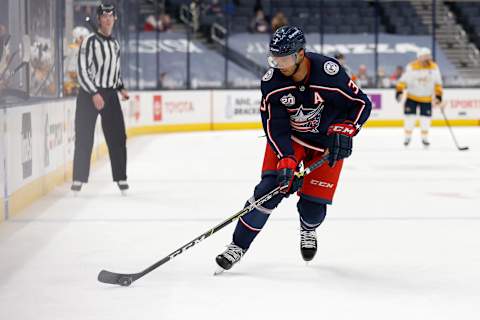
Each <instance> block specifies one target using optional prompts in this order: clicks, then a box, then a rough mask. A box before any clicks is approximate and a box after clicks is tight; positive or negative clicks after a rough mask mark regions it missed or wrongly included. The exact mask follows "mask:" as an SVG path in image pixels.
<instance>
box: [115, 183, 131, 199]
mask: <svg viewBox="0 0 480 320" xmlns="http://www.w3.org/2000/svg"><path fill="white" fill-rule="evenodd" d="M117 185H118V188H119V189H120V192H122V196H126V195H127V190H128V188H130V187H129V186H128V183H127V181H125V180H120V181H117Z"/></svg>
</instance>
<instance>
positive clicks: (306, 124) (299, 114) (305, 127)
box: [288, 104, 324, 133]
mask: <svg viewBox="0 0 480 320" xmlns="http://www.w3.org/2000/svg"><path fill="white" fill-rule="evenodd" d="M323 108H324V105H323V104H321V105H319V106H318V107H316V108H305V107H304V106H303V105H300V107H298V108H297V109H289V110H288V111H289V112H290V113H293V112H294V114H290V125H291V126H292V129H293V130H295V131H298V132H314V133H318V126H319V124H320V119H321V117H322V111H323Z"/></svg>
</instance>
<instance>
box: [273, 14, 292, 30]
mask: <svg viewBox="0 0 480 320" xmlns="http://www.w3.org/2000/svg"><path fill="white" fill-rule="evenodd" d="M287 24H288V19H287V17H286V16H285V14H283V12H282V11H278V12H277V13H276V14H275V15H274V16H273V18H272V23H271V26H272V32H275V31H276V30H277V29H278V28H280V27H283V26H286V25H287Z"/></svg>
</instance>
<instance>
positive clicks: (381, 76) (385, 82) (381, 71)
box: [377, 67, 391, 88]
mask: <svg viewBox="0 0 480 320" xmlns="http://www.w3.org/2000/svg"><path fill="white" fill-rule="evenodd" d="M390 85H391V84H390V79H389V78H388V77H387V74H386V72H385V68H384V67H378V71H377V87H379V88H390Z"/></svg>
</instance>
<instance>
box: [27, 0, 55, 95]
mask: <svg viewBox="0 0 480 320" xmlns="http://www.w3.org/2000/svg"><path fill="white" fill-rule="evenodd" d="M54 4H55V3H54V0H36V1H29V2H28V11H27V16H28V33H29V35H30V41H31V46H30V96H32V97H54V96H56V95H57V90H58V88H57V85H58V78H57V70H56V65H57V64H56V61H55V54H56V50H57V44H56V43H55V7H54Z"/></svg>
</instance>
